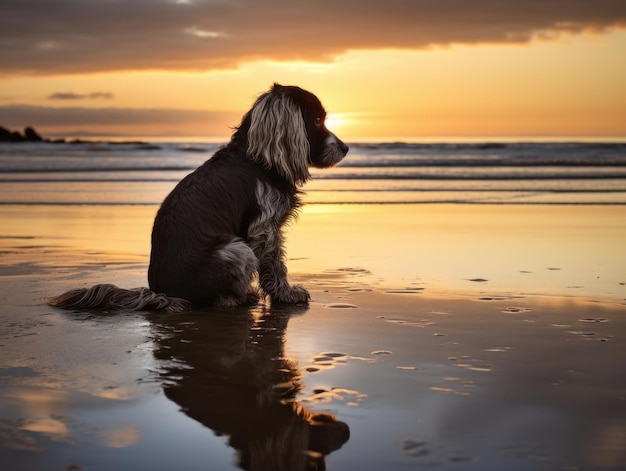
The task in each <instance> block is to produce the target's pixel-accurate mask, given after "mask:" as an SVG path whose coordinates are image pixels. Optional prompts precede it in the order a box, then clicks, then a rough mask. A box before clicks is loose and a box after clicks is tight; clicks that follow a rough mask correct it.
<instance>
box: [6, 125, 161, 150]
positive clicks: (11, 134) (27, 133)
mask: <svg viewBox="0 0 626 471" xmlns="http://www.w3.org/2000/svg"><path fill="white" fill-rule="evenodd" d="M0 142H46V143H50V144H94V143H100V142H106V143H107V144H133V145H138V146H148V147H151V144H150V143H149V142H146V141H142V140H125V141H117V140H116V141H109V140H101V139H78V138H74V139H67V138H63V137H61V138H54V139H48V138H44V137H42V136H41V134H39V132H37V131H36V130H35V128H34V127H32V126H27V127H25V128H24V131H23V132H20V131H12V130H10V129H8V128H5V127H4V126H0ZM154 148H155V149H158V148H159V146H154ZM146 150H150V148H148V149H146Z"/></svg>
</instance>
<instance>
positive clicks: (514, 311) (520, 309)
mask: <svg viewBox="0 0 626 471" xmlns="http://www.w3.org/2000/svg"><path fill="white" fill-rule="evenodd" d="M502 312H503V313H505V314H521V313H523V312H530V309H527V308H525V307H519V306H511V307H507V308H504V309H502Z"/></svg>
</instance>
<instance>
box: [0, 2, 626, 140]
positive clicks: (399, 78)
mask: <svg viewBox="0 0 626 471" xmlns="http://www.w3.org/2000/svg"><path fill="white" fill-rule="evenodd" d="M272 82H279V83H283V84H293V85H299V86H302V87H304V88H307V89H309V90H311V91H312V92H314V93H315V94H317V95H318V96H319V97H320V99H321V100H322V102H323V103H324V105H325V106H326V108H327V109H328V111H329V113H330V122H329V127H331V128H333V130H335V131H336V132H337V134H340V135H341V136H342V137H343V138H344V139H346V140H365V139H367V140H373V139H383V140H391V139H427V138H481V137H490V138H491V137H500V138H504V137H513V138H515V137H520V138H529V137H538V138H549V137H569V138H576V137H577V138H581V137H608V138H626V2H625V1H624V0H594V1H589V0H475V1H468V0H413V1H410V0H384V1H363V0H358V1H354V0H345V1H337V0H332V1H316V2H295V1H286V0H283V1H280V0H265V1H252V0H56V1H46V0H2V2H1V3H0V125H2V126H5V127H9V128H12V129H21V128H23V127H24V126H27V125H32V126H35V127H36V128H37V129H38V130H39V131H40V133H42V134H44V135H46V136H54V135H61V136H67V135H76V134H78V133H93V134H100V135H129V136H130V135H133V136H153V137H159V136H161V137H165V136H172V135H174V136H185V135H186V136H200V137H202V138H217V139H221V138H224V137H227V136H229V135H230V133H231V127H232V126H235V125H237V124H238V123H239V121H240V119H241V115H242V114H243V113H244V112H245V111H247V110H248V109H249V108H250V105H251V104H252V102H253V100H254V99H255V97H256V96H257V95H258V94H260V93H262V92H263V91H265V90H267V89H268V88H269V86H270V85H271V84H272Z"/></svg>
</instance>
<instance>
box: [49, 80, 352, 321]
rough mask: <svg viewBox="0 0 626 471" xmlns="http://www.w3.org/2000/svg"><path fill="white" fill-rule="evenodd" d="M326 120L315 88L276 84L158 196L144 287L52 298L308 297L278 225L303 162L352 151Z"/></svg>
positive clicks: (176, 305)
mask: <svg viewBox="0 0 626 471" xmlns="http://www.w3.org/2000/svg"><path fill="white" fill-rule="evenodd" d="M325 118H326V111H325V110H324V107H323V106H322V104H321V103H320V101H319V100H318V99H317V97H316V96H315V95H313V94H312V93H310V92H308V91H306V90H303V89H301V88H299V87H294V86H282V85H278V84H274V86H273V87H272V88H271V89H270V90H269V91H268V92H267V93H264V94H263V95H261V96H260V97H259V98H258V99H257V100H256V102H255V103H254V105H253V106H252V109H251V110H250V111H249V112H248V113H246V114H245V115H244V117H243V119H242V122H241V124H240V126H239V127H238V128H236V130H235V132H234V134H233V136H232V139H231V141H230V142H229V143H228V144H227V145H226V146H224V147H223V148H221V149H220V150H218V151H217V152H216V153H215V154H214V155H213V157H211V158H210V159H209V160H207V161H206V162H205V163H204V164H203V165H201V166H200V167H198V168H197V169H196V170H195V171H194V172H193V173H191V174H190V175H188V176H187V177H185V178H184V179H183V180H181V181H180V182H179V183H178V185H177V186H176V187H175V188H174V190H172V192H171V193H170V194H169V195H168V196H167V197H166V198H165V201H163V204H162V205H161V208H160V209H159V211H158V213H157V216H156V218H155V221H154V227H153V230H152V253H151V256H150V267H149V269H148V282H149V284H150V289H147V288H137V289H132V290H127V289H121V288H118V287H116V286H113V285H106V284H105V285H96V286H94V287H92V288H89V289H86V288H81V289H76V290H72V291H69V292H67V293H65V294H62V295H61V296H58V297H57V298H54V299H52V300H50V301H49V304H50V305H51V306H56V307H63V308H110V309H131V310H142V309H145V310H160V309H163V310H167V311H171V312H177V311H182V310H186V309H189V308H191V306H195V307H201V306H238V305H249V304H254V303H255V302H257V301H258V299H259V296H269V298H270V299H271V301H272V302H276V303H306V302H308V301H309V299H310V297H309V293H308V292H307V290H306V289H304V288H302V287H300V286H291V285H290V284H289V283H288V282H287V268H286V266H285V251H284V247H283V234H282V227H283V226H284V225H285V223H287V222H288V221H289V220H291V219H293V218H294V216H295V214H296V211H297V209H298V207H299V206H300V200H299V190H298V189H299V187H300V186H302V185H303V184H304V183H305V182H306V181H307V180H308V179H309V178H310V174H309V167H311V166H312V167H317V168H324V167H331V166H333V165H336V164H337V163H338V162H340V161H341V159H343V157H344V156H345V155H346V153H347V152H348V146H347V145H345V144H344V143H343V142H341V140H339V138H337V136H335V135H334V134H333V133H332V132H330V131H329V130H328V129H327V128H326V126H325V122H324V120H325ZM257 275H258V288H255V287H253V284H252V282H253V280H254V279H255V277H257Z"/></svg>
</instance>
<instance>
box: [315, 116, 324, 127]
mask: <svg viewBox="0 0 626 471" xmlns="http://www.w3.org/2000/svg"><path fill="white" fill-rule="evenodd" d="M323 122H324V118H315V119H314V120H313V123H315V125H316V126H321V125H322V123H323Z"/></svg>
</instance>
